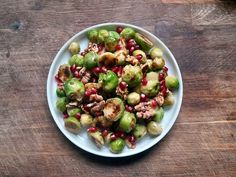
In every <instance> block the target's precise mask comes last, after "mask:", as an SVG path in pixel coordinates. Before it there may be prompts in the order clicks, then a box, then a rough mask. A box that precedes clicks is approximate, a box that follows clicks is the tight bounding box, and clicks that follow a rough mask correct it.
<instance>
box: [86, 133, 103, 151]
mask: <svg viewBox="0 0 236 177" xmlns="http://www.w3.org/2000/svg"><path fill="white" fill-rule="evenodd" d="M88 134H89V136H90V137H91V138H92V139H93V140H94V142H95V143H96V145H97V147H99V148H101V147H102V146H103V145H104V139H103V137H102V133H101V132H100V131H96V132H88Z"/></svg>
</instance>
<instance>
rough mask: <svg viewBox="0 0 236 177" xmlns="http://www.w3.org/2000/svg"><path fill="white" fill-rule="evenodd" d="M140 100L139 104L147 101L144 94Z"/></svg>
mask: <svg viewBox="0 0 236 177" xmlns="http://www.w3.org/2000/svg"><path fill="white" fill-rule="evenodd" d="M140 100H141V102H146V101H147V100H148V98H147V96H146V95H145V94H143V93H141V96H140Z"/></svg>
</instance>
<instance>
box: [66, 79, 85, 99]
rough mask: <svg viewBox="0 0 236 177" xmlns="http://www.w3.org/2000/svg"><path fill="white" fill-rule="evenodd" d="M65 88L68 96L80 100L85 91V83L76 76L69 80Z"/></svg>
mask: <svg viewBox="0 0 236 177" xmlns="http://www.w3.org/2000/svg"><path fill="white" fill-rule="evenodd" d="M64 89H65V93H66V96H67V97H68V98H70V99H75V100H78V101H80V100H82V98H83V96H84V92H85V88H84V84H83V83H82V82H80V81H79V80H78V79H76V78H72V79H70V80H67V81H66V82H65V85H64Z"/></svg>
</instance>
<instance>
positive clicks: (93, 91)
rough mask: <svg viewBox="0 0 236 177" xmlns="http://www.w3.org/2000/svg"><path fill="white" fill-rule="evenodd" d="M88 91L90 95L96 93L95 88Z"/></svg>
mask: <svg viewBox="0 0 236 177" xmlns="http://www.w3.org/2000/svg"><path fill="white" fill-rule="evenodd" d="M89 91H90V93H91V95H92V94H96V93H97V89H95V88H91V89H90V90H89Z"/></svg>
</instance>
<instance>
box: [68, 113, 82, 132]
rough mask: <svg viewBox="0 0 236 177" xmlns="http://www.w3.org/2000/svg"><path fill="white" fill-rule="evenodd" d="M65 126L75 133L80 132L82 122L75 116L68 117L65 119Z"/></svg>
mask: <svg viewBox="0 0 236 177" xmlns="http://www.w3.org/2000/svg"><path fill="white" fill-rule="evenodd" d="M64 124H65V128H66V129H67V130H68V131H69V132H71V133H74V134H78V133H79V132H80V129H81V125H80V122H79V121H78V119H76V118H75V117H68V118H67V119H65V120H64Z"/></svg>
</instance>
